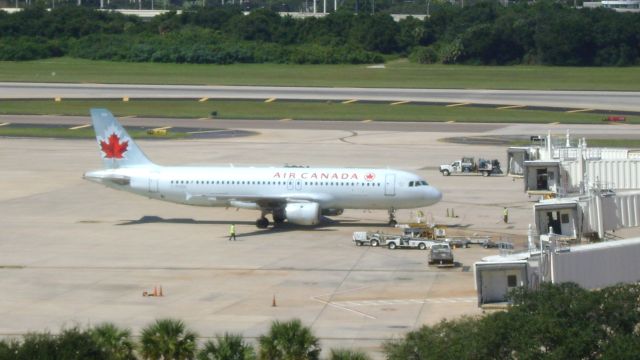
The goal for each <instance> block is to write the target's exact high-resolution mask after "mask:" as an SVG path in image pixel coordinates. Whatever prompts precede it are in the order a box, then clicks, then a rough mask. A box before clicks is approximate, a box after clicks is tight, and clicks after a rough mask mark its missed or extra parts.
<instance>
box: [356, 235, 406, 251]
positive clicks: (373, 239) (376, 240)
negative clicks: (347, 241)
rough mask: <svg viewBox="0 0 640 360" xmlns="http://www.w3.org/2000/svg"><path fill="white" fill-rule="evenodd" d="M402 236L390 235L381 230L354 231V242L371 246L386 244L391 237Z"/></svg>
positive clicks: (398, 236) (397, 236) (358, 244)
mask: <svg viewBox="0 0 640 360" xmlns="http://www.w3.org/2000/svg"><path fill="white" fill-rule="evenodd" d="M394 238H400V235H389V234H384V233H381V232H379V231H376V232H371V231H354V232H353V242H354V243H355V244H356V246H362V245H369V246H373V247H376V246H380V245H383V246H384V245H386V244H387V241H389V239H394Z"/></svg>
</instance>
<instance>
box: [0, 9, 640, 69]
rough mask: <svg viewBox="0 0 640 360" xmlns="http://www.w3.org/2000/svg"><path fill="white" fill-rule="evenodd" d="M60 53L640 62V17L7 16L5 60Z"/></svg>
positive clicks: (253, 59)
mask: <svg viewBox="0 0 640 360" xmlns="http://www.w3.org/2000/svg"><path fill="white" fill-rule="evenodd" d="M56 56H71V57H77V58H85V59H100V60H114V61H131V62H173V63H205V64H229V63H300V64H338V63H339V64H344V63H352V64H359V63H378V62H383V61H385V59H390V58H398V57H408V58H409V59H411V60H412V61H415V62H420V63H445V64H477V65H510V64H542V65H563V66H631V65H637V64H639V63H640V60H639V59H640V14H639V13H618V12H614V11H612V10H609V9H602V8H600V9H575V8H572V7H569V6H567V5H564V4H562V3H559V2H554V1H550V0H542V1H538V2H535V3H528V2H516V3H514V4H512V5H509V6H508V7H504V6H502V5H499V4H498V3H496V2H480V3H477V4H475V5H473V6H467V7H464V8H461V7H457V6H453V5H450V4H440V5H439V6H437V7H436V8H435V9H434V10H433V11H432V12H431V16H430V17H429V18H427V19H425V20H419V19H416V18H408V19H405V20H402V21H399V22H395V21H394V20H393V19H392V18H391V16H390V15H388V14H385V13H380V12H379V13H373V14H369V13H360V14H354V13H353V12H352V11H338V12H335V13H331V14H329V15H327V16H325V17H323V18H313V17H312V18H304V19H294V18H292V17H289V16H285V17H281V16H280V15H278V14H277V13H276V12H274V11H273V10H270V9H266V8H265V9H257V10H254V11H252V12H251V13H249V14H248V15H244V14H243V13H242V11H240V9H239V8H238V7H233V6H225V7H211V8H196V9H192V10H186V11H184V12H183V13H182V14H176V13H175V12H170V13H167V14H164V15H160V16H156V17H154V18H153V19H152V20H150V21H143V20H141V19H140V18H137V17H133V16H124V15H120V14H117V13H109V12H103V11H98V10H94V9H90V8H85V7H75V6H63V7H58V8H55V9H53V10H51V11H47V10H45V9H44V8H43V7H39V6H33V7H27V8H25V9H24V10H23V11H21V12H17V13H13V14H8V13H4V12H0V60H18V61H19V60H33V59H43V58H49V57H56Z"/></svg>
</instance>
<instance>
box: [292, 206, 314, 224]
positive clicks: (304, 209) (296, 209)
mask: <svg viewBox="0 0 640 360" xmlns="http://www.w3.org/2000/svg"><path fill="white" fill-rule="evenodd" d="M284 213H285V216H286V217H287V220H288V221H289V222H290V223H293V224H298V225H316V224H318V223H319V222H320V205H319V204H318V203H294V204H288V205H287V206H286V207H285V208H284Z"/></svg>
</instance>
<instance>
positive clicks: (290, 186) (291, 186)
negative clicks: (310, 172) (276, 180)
mask: <svg viewBox="0 0 640 360" xmlns="http://www.w3.org/2000/svg"><path fill="white" fill-rule="evenodd" d="M294 183H295V181H294V180H293V179H289V180H288V181H287V190H293V184H294Z"/></svg>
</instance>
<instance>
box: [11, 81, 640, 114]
mask: <svg viewBox="0 0 640 360" xmlns="http://www.w3.org/2000/svg"><path fill="white" fill-rule="evenodd" d="M56 97H60V98H74V99H107V98H113V99H117V98H123V97H128V98H132V99H135V98H152V99H158V98H171V99H204V98H211V99H275V100H277V99H284V100H325V101H326V100H333V101H349V100H355V101H383V102H386V101H388V102H399V101H402V102H404V101H407V102H425V103H443V104H464V105H466V104H485V105H503V106H535V107H552V108H563V109H566V108H568V109H578V110H580V109H584V110H587V109H594V110H612V111H640V92H616V91H540V90H535V91H533V90H468V89H453V90H451V89H396V88H327V87H275V86H192V85H124V84H58V83H12V82H5V83H0V99H53V98H56Z"/></svg>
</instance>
